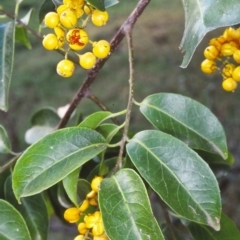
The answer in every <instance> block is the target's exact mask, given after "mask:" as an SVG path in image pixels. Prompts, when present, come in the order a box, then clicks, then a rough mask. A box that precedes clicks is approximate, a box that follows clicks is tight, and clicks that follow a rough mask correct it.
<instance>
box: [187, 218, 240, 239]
mask: <svg viewBox="0 0 240 240" xmlns="http://www.w3.org/2000/svg"><path fill="white" fill-rule="evenodd" d="M220 225H221V229H220V231H217V232H216V231H214V230H213V229H212V228H210V227H207V226H204V225H200V224H196V223H190V224H189V226H188V229H189V230H190V232H191V234H192V236H193V238H194V240H203V239H204V240H237V239H240V233H239V230H238V228H237V226H236V224H235V223H234V222H233V221H232V220H231V219H230V218H228V217H227V216H226V215H224V214H222V217H221V221H220Z"/></svg>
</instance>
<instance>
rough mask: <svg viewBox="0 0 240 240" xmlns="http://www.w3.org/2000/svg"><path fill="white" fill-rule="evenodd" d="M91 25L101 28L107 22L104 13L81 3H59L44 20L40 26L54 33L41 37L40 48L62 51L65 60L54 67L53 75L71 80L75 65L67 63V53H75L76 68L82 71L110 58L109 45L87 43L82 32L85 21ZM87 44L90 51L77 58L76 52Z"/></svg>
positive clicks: (74, 0)
mask: <svg viewBox="0 0 240 240" xmlns="http://www.w3.org/2000/svg"><path fill="white" fill-rule="evenodd" d="M90 18H91V21H92V23H93V24H94V25H96V26H98V27H100V26H104V25H105V24H106V23H107V21H108V13H107V12H106V11H104V12H102V11H99V10H97V9H95V8H94V7H92V6H91V5H89V4H87V3H86V2H85V1H84V0H63V4H62V5H60V6H59V7H58V8H57V9H56V12H49V13H47V14H46V15H45V17H44V23H45V25H46V26H47V27H48V28H51V29H53V30H54V33H49V34H47V35H45V36H44V38H43V41H42V44H43V46H44V48H45V49H47V50H56V49H62V50H64V51H65V53H66V54H65V59H64V60H62V61H60V62H59V63H58V65H57V73H58V74H59V75H60V76H62V77H70V76H72V74H73V72H74V70H75V65H74V63H73V62H72V61H70V60H68V59H67V57H68V53H69V51H73V52H75V53H76V54H77V55H78V57H79V64H80V66H81V67H82V68H84V69H90V68H92V67H94V66H95V64H96V61H97V59H98V58H106V57H107V56H108V55H109V54H110V44H109V42H108V41H106V40H100V41H95V42H93V41H91V40H90V39H89V36H88V33H87V32H86V31H85V28H86V26H87V23H88V21H89V19H90ZM88 43H90V44H92V51H91V52H86V53H84V54H79V53H78V51H80V50H82V49H84V48H85V46H86V45H87V44H88Z"/></svg>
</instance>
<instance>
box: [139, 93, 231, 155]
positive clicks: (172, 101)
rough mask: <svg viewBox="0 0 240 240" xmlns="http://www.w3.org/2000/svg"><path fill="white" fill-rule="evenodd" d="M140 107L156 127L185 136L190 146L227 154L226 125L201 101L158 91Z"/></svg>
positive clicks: (179, 136) (184, 139)
mask: <svg viewBox="0 0 240 240" xmlns="http://www.w3.org/2000/svg"><path fill="white" fill-rule="evenodd" d="M140 111H141V112H142V113H143V115H144V116H145V117H146V118H147V119H148V120H149V121H150V122H151V123H152V124H153V125H154V126H155V127H156V128H158V129H159V130H161V131H163V132H166V133H169V134H171V135H173V136H175V137H177V138H179V139H181V140H182V141H184V142H185V143H186V144H187V145H188V146H189V147H191V148H194V149H202V150H205V151H207V152H212V153H215V154H218V155H220V156H221V157H222V158H224V159H226V158H227V154H228V151H227V144H226V136H225V133H224V129H223V127H222V125H221V124H220V122H219V121H218V119H217V118H216V117H215V116H214V115H213V113H212V112H211V111H210V110H209V109H208V108H206V107H205V106H203V105H202V104H200V103H199V102H197V101H195V100H192V99H191V98H188V97H184V96H181V95H178V94H172V93H157V94H153V95H151V96H148V97H147V98H145V99H144V100H143V102H142V103H141V104H140Z"/></svg>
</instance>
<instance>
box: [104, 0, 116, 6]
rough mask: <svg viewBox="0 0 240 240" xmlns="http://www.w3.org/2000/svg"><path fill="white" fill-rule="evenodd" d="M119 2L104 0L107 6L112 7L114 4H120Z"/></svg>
mask: <svg viewBox="0 0 240 240" xmlns="http://www.w3.org/2000/svg"><path fill="white" fill-rule="evenodd" d="M118 3H119V1H118V0H105V1H104V5H105V8H109V7H112V6H113V5H115V4H118Z"/></svg>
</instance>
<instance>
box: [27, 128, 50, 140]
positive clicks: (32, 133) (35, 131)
mask: <svg viewBox="0 0 240 240" xmlns="http://www.w3.org/2000/svg"><path fill="white" fill-rule="evenodd" d="M53 130H54V129H53V128H52V127H48V126H33V127H31V128H30V129H28V130H27V131H26V133H25V142H26V143H28V144H33V143H36V142H37V141H39V140H40V139H41V138H43V137H45V136H47V135H48V134H50V133H51V132H53Z"/></svg>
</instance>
